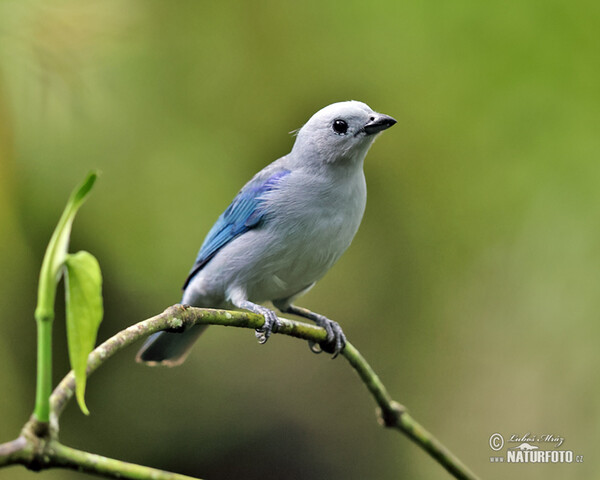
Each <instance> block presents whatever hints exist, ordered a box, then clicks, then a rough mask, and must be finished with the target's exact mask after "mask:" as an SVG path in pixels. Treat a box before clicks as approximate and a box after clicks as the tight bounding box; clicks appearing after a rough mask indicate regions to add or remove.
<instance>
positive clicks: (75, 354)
mask: <svg viewBox="0 0 600 480" xmlns="http://www.w3.org/2000/svg"><path fill="white" fill-rule="evenodd" d="M65 267H66V271H65V287H66V288H65V296H66V310H67V343H68V346H69V360H70V361H71V368H72V369H73V372H74V373H75V394H76V396H77V402H78V403H79V408H81V411H82V412H83V413H85V414H86V415H88V414H89V413H90V412H89V410H88V409H87V407H86V405H85V400H84V394H85V383H86V374H85V371H86V367H87V359H88V355H89V354H90V352H91V351H92V350H93V348H94V345H95V344H96V334H97V333H98V327H99V326H100V322H101V321H102V315H103V307H102V274H101V272H100V266H99V265H98V260H96V258H95V257H94V256H93V255H92V254H91V253H89V252H84V251H81V252H77V253H75V254H69V255H67V256H66V259H65Z"/></svg>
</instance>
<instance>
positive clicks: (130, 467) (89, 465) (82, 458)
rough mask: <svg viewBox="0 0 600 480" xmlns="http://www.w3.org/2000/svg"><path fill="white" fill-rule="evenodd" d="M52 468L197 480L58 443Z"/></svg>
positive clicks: (54, 444)
mask: <svg viewBox="0 0 600 480" xmlns="http://www.w3.org/2000/svg"><path fill="white" fill-rule="evenodd" d="M51 461H52V466H55V467H63V468H68V469H70V470H77V471H79V472H88V473H93V474H95V475H101V476H103V477H108V478H127V479H131V480H142V479H147V478H151V479H153V480H196V479H193V478H192V477H188V476H187V475H180V474H177V473H171V472H166V471H164V470H157V469H154V468H150V467H144V466H142V465H136V464H134V463H128V462H122V461H121V460H115V459H113V458H107V457H103V456H101V455H96V454H94V453H88V452H83V451H81V450H76V449H74V448H71V447H67V446H66V445H62V444H61V443H58V442H52V445H51Z"/></svg>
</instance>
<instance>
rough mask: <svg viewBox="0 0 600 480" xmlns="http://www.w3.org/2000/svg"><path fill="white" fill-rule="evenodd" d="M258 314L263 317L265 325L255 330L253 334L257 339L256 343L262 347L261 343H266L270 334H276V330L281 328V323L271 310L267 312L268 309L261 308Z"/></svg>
mask: <svg viewBox="0 0 600 480" xmlns="http://www.w3.org/2000/svg"><path fill="white" fill-rule="evenodd" d="M259 313H260V314H261V315H262V316H263V317H265V323H264V325H263V326H262V327H261V328H257V329H256V330H255V333H254V334H255V335H256V338H257V339H258V343H260V344H261V345H262V344H263V343H266V342H267V340H268V339H269V337H270V336H271V334H272V333H277V330H278V329H279V327H281V325H282V323H281V320H279V317H278V316H277V314H276V313H275V312H274V311H273V310H269V309H268V308H264V309H262V308H261V310H260V312H259Z"/></svg>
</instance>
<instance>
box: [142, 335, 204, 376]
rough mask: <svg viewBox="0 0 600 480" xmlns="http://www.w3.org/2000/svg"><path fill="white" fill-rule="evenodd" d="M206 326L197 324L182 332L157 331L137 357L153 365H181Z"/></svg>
mask: <svg viewBox="0 0 600 480" xmlns="http://www.w3.org/2000/svg"><path fill="white" fill-rule="evenodd" d="M206 327H207V325H195V326H193V327H191V328H190V329H189V330H186V331H185V332H182V333H172V332H158V333H155V334H153V335H151V336H150V337H149V338H148V340H146V343H144V345H142V348H140V350H139V352H138V354H137V356H136V357H135V359H136V361H138V362H143V363H146V364H147V365H150V366H152V367H153V366H155V365H165V366H167V367H175V366H177V365H181V364H182V363H183V362H184V360H185V359H186V358H187V356H188V354H189V353H190V350H191V349H192V346H193V345H194V343H195V342H196V340H198V337H199V336H200V335H201V334H202V332H203V331H204V330H206Z"/></svg>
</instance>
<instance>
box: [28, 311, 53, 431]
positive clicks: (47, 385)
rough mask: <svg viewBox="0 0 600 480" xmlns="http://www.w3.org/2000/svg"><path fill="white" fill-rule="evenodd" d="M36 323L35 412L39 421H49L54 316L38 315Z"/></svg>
mask: <svg viewBox="0 0 600 480" xmlns="http://www.w3.org/2000/svg"><path fill="white" fill-rule="evenodd" d="M36 323H37V381H36V382H37V383H36V392H35V409H34V411H33V413H34V415H35V417H36V418H37V420H38V421H39V422H44V423H48V422H49V421H50V394H51V393H52V318H51V317H50V318H49V317H38V318H37V319H36Z"/></svg>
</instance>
